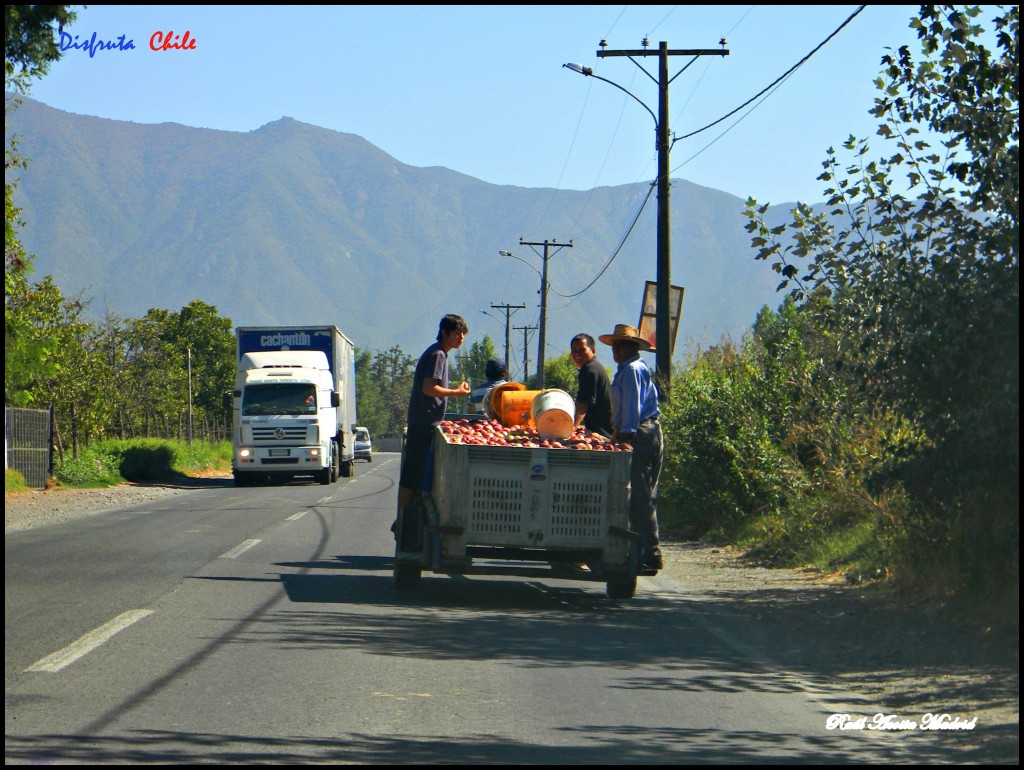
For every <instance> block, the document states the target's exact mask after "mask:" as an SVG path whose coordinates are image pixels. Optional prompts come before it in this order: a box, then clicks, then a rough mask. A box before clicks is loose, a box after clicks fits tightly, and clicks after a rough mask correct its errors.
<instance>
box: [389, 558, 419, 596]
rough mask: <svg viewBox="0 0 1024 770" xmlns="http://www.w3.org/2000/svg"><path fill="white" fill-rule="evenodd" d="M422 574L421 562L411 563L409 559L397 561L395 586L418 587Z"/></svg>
mask: <svg viewBox="0 0 1024 770" xmlns="http://www.w3.org/2000/svg"><path fill="white" fill-rule="evenodd" d="M422 576H423V568H422V567H421V566H420V565H419V564H411V563H409V562H407V561H399V562H395V571H394V582H395V588H400V589H403V590H406V589H412V588H416V587H418V586H419V584H420V578H421V577H422Z"/></svg>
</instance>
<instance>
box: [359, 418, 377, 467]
mask: <svg viewBox="0 0 1024 770" xmlns="http://www.w3.org/2000/svg"><path fill="white" fill-rule="evenodd" d="M356 459H357V460H366V461H367V462H370V463H372V462H373V441H372V440H371V439H370V431H369V429H368V428H363V427H360V426H357V427H356Z"/></svg>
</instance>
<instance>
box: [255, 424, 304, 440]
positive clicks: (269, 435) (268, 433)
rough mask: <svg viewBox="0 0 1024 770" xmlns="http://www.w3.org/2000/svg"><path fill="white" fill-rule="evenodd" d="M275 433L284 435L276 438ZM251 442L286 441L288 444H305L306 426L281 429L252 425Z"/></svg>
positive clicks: (271, 426)
mask: <svg viewBox="0 0 1024 770" xmlns="http://www.w3.org/2000/svg"><path fill="white" fill-rule="evenodd" d="M277 431H281V432H282V433H283V434H284V435H283V436H281V437H280V438H278V436H277V435H276V434H277ZM252 440H253V441H287V442H289V443H292V444H294V443H300V444H301V443H305V441H306V426H305V425H295V426H290V427H286V428H281V427H278V426H276V425H266V426H264V425H254V426H253V428H252Z"/></svg>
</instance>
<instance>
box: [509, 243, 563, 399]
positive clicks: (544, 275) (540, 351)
mask: <svg viewBox="0 0 1024 770" xmlns="http://www.w3.org/2000/svg"><path fill="white" fill-rule="evenodd" d="M519 245H520V246H529V247H530V248H533V247H534V246H543V247H544V254H543V255H542V259H543V260H544V269H543V272H541V275H540V339H539V340H538V342H537V390H544V345H545V344H546V339H545V335H546V330H547V326H548V259H549V257H550V256H554V255H553V254H552V255H549V254H548V250H549V249H550V248H555V249H557V250H558V251H561V250H562V249H571V248H572V241H569V242H568V243H559V242H558V241H554V240H551V241H548V240H545V241H543V242H541V243H531V242H530V241H524V240H523V239H522V238H520V239H519ZM534 251H537V250H536V249H534ZM556 253H557V252H556Z"/></svg>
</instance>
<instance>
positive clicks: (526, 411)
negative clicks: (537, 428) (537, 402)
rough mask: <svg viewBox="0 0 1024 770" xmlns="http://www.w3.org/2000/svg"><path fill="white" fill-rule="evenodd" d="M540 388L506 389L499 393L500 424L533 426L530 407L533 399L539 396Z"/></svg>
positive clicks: (508, 426)
mask: <svg viewBox="0 0 1024 770" xmlns="http://www.w3.org/2000/svg"><path fill="white" fill-rule="evenodd" d="M541 393H543V391H541V390H507V391H505V392H504V393H502V394H501V411H500V412H498V414H499V415H500V418H499V419H500V420H501V424H502V425H504V426H505V427H506V428H513V427H515V426H516V425H528V426H530V427H531V428H532V427H533V419H532V418H531V407H532V406H533V399H535V398H536V397H537V396H539V395H540V394H541Z"/></svg>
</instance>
